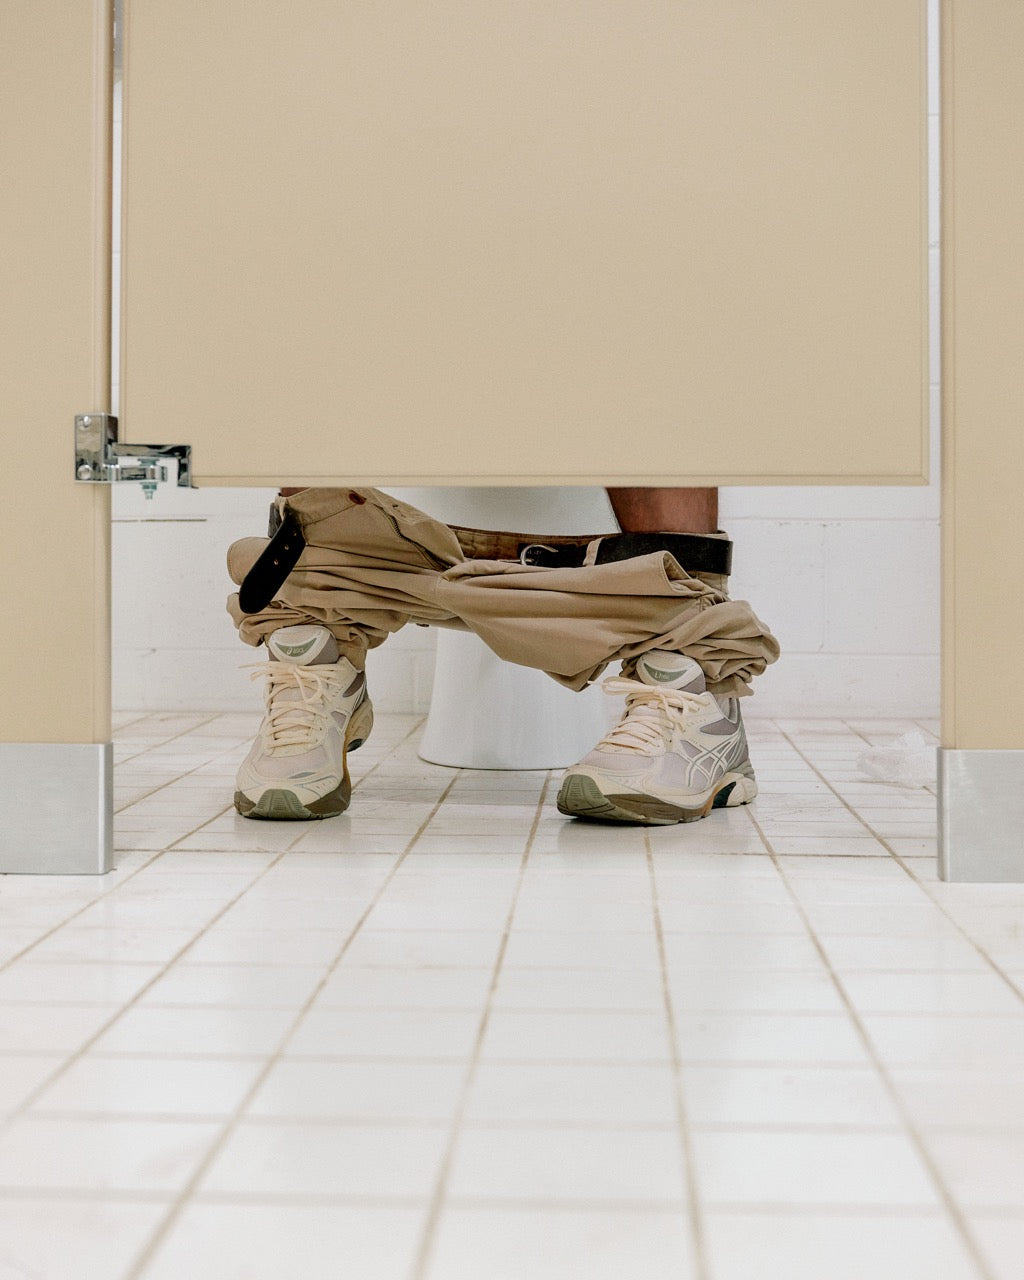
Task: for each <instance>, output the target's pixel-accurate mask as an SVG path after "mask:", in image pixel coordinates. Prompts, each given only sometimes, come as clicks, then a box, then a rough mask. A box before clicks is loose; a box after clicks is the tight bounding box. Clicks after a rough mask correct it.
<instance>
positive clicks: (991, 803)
mask: <svg viewBox="0 0 1024 1280" xmlns="http://www.w3.org/2000/svg"><path fill="white" fill-rule="evenodd" d="M939 875H940V876H941V877H942V879H943V880H955V881H974V882H990V883H995V882H998V881H1003V882H1012V883H1024V751H956V750H940V751H939Z"/></svg>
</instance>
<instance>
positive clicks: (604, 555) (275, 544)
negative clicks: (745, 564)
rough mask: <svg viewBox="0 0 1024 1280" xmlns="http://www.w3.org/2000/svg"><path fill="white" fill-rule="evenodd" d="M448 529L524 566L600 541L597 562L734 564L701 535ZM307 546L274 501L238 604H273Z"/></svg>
mask: <svg viewBox="0 0 1024 1280" xmlns="http://www.w3.org/2000/svg"><path fill="white" fill-rule="evenodd" d="M450 527H451V528H452V529H453V531H454V532H456V534H457V535H471V537H465V543H464V546H463V550H464V551H466V553H467V554H466V558H467V559H483V560H511V561H512V562H513V563H514V562H515V561H516V560H518V561H519V563H521V564H524V565H531V566H536V567H538V568H545V569H576V568H579V567H581V566H582V565H583V563H584V561H585V560H586V556H587V550H588V548H589V547H590V545H591V544H592V543H594V542H597V543H598V546H597V554H596V557H595V560H594V563H595V564H611V563H613V562H615V561H617V560H633V559H635V558H636V557H637V556H648V555H655V554H657V553H659V552H668V554H669V555H671V556H673V557H674V558H675V559H676V560H677V561H678V562H679V565H680V567H681V568H682V569H683V570H684V571H685V572H686V573H711V574H720V575H722V576H725V577H728V575H729V573H730V570H731V568H732V543H731V542H730V541H729V539H728V538H709V537H705V536H704V535H702V534H699V533H605V534H594V535H592V536H586V537H566V536H565V535H559V536H557V537H552V538H550V539H549V540H545V539H544V538H543V535H528V534H509V533H500V532H497V531H493V530H489V529H460V528H457V527H456V526H450ZM305 546H306V539H305V538H304V537H303V534H302V527H301V525H300V524H299V521H298V519H297V518H296V517H295V516H294V515H293V514H292V513H291V512H290V511H288V510H287V509H286V512H285V515H284V517H282V516H281V514H280V512H279V511H278V509H277V505H276V504H274V505H272V506H271V508H270V541H269V542H268V543H267V545H266V547H265V549H264V550H263V553H262V554H261V555H260V557H259V559H258V560H257V561H256V563H255V564H254V565H253V566H252V568H251V569H250V570H249V572H248V573H247V574H246V575H245V578H244V580H243V582H242V584H241V586H240V587H239V588H238V607H239V608H240V609H241V611H242V612H243V613H259V612H260V611H261V610H262V609H265V608H266V607H267V605H268V604H270V602H271V600H273V598H274V597H275V596H276V595H277V593H278V591H280V589H281V587H282V586H283V585H284V581H285V579H286V578H287V577H288V575H289V574H290V573H291V571H292V570H293V569H294V568H295V566H296V564H298V561H299V556H301V555H302V552H303V550H304V549H305ZM513 547H514V548H515V555H514V558H513V556H512V548H513ZM467 548H469V550H468V551H467Z"/></svg>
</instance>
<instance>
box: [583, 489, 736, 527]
mask: <svg viewBox="0 0 1024 1280" xmlns="http://www.w3.org/2000/svg"><path fill="white" fill-rule="evenodd" d="M606 492H607V494H608V498H609V501H610V502H611V504H612V511H613V512H614V513H615V519H616V520H617V521H618V522H619V527H620V528H621V529H622V531H623V533H714V532H715V531H716V530H717V528H718V490H717V489H659V488H628V489H625V488H624V489H608V490H607V491H606Z"/></svg>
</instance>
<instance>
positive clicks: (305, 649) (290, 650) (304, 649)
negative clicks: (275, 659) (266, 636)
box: [276, 636, 318, 658]
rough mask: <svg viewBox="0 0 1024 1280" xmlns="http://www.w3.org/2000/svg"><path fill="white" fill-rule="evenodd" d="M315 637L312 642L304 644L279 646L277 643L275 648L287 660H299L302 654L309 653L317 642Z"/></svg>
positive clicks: (308, 641)
mask: <svg viewBox="0 0 1024 1280" xmlns="http://www.w3.org/2000/svg"><path fill="white" fill-rule="evenodd" d="M317 638H318V637H316V636H314V637H313V639H312V640H307V641H306V643H305V644H281V642H280V641H278V643H277V645H276V648H277V649H278V651H279V652H280V653H283V654H284V655H285V657H288V658H301V657H302V655H303V654H304V653H309V651H310V649H312V647H313V646H314V645H315V644H316V642H317Z"/></svg>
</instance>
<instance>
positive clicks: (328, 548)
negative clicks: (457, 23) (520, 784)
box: [228, 489, 779, 697]
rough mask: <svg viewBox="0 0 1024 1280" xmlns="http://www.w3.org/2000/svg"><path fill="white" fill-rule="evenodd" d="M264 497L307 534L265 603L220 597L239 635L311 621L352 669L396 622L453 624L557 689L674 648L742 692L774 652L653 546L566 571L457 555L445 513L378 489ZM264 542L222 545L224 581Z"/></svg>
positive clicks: (262, 634)
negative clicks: (440, 515)
mask: <svg viewBox="0 0 1024 1280" xmlns="http://www.w3.org/2000/svg"><path fill="white" fill-rule="evenodd" d="M278 505H279V507H280V508H281V510H282V511H283V510H284V509H286V508H287V509H288V510H289V511H291V512H292V513H293V514H294V515H295V516H296V517H297V518H298V520H299V523H300V524H301V526H302V531H303V534H304V536H305V539H306V542H307V546H306V549H305V550H304V551H303V553H302V556H301V558H300V560H299V563H298V565H297V566H296V567H295V569H293V570H292V572H291V574H290V575H289V577H288V578H287V580H286V581H285V583H284V585H283V586H282V588H281V590H280V591H279V592H278V595H277V596H276V598H275V599H274V600H273V601H272V602H271V603H270V605H269V606H268V607H267V608H266V609H263V610H261V612H259V613H255V614H244V613H242V612H241V610H240V609H239V607H238V596H237V595H232V596H231V597H230V599H229V600H228V610H229V612H230V613H231V616H232V618H233V619H234V621H235V624H236V626H237V627H238V630H239V634H240V635H241V637H242V639H243V640H245V641H246V642H247V643H248V644H253V645H256V644H260V643H261V642H262V641H263V640H265V639H266V637H267V636H268V635H270V634H271V633H272V632H274V631H276V630H277V629H278V628H279V627H288V626H294V625H295V624H297V623H303V622H305V623H308V622H315V623H319V624H321V625H323V626H325V627H328V628H329V629H330V630H331V631H332V632H333V634H334V636H335V637H336V638H337V641H338V647H339V649H340V651H341V653H342V654H343V655H344V656H345V657H347V658H348V659H349V661H350V662H352V663H353V664H354V665H355V666H356V667H357V668H359V669H362V667H363V665H364V662H365V657H366V651H367V649H370V648H373V647H375V646H376V645H379V644H381V643H383V641H384V640H385V639H387V637H388V635H389V634H390V633H391V632H393V631H398V630H399V628H400V627H403V626H405V624H406V623H407V622H415V623H421V624H425V625H431V626H447V627H456V628H459V629H460V630H468V631H473V632H475V633H476V634H477V635H478V636H479V637H480V638H481V639H482V640H483V641H484V642H485V643H486V644H487V645H489V646H490V648H491V649H493V650H494V652H495V653H496V654H498V656H499V657H501V658H505V659H507V660H508V661H509V662H515V663H519V664H520V665H521V666H527V667H537V668H539V669H540V670H541V671H546V672H547V673H548V675H550V676H552V677H553V678H554V679H555V680H557V681H558V682H559V683H560V684H563V685H566V686H567V687H568V688H570V689H582V688H584V687H585V686H586V685H587V684H589V683H590V682H591V681H592V680H596V679H597V678H598V676H600V674H601V672H602V671H603V670H604V668H605V667H606V666H607V664H608V663H609V662H612V661H616V660H628V659H630V658H636V657H638V656H639V655H640V654H641V653H644V652H646V651H647V650H648V649H674V650H678V651H679V652H681V653H686V654H688V655H689V656H690V657H692V658H694V659H695V660H696V661H697V662H698V663H699V664H700V666H701V667H702V668H703V670H704V674H705V677H706V679H707V685H708V689H709V690H710V691H711V692H712V693H715V694H717V695H719V696H721V697H742V696H743V695H744V694H747V693H749V692H750V687H749V686H750V681H751V679H752V678H753V677H754V676H756V675H759V674H760V673H761V672H762V671H763V670H764V668H765V667H766V666H767V665H768V663H770V662H774V661H775V659H776V658H777V657H778V655H779V646H778V643H777V641H776V640H775V637H774V636H773V635H772V634H771V633H770V632H769V631H768V630H767V629H766V628H765V627H764V625H763V624H762V623H761V622H760V621H758V619H757V618H756V617H755V615H754V613H753V611H752V610H751V608H750V606H749V605H748V604H747V603H746V602H745V601H738V600H737V601H733V600H729V599H728V597H727V595H726V584H725V579H724V578H722V577H720V576H716V575H701V576H700V577H697V576H693V575H691V574H688V573H687V572H686V569H685V566H680V565H679V564H678V563H677V561H676V560H675V559H674V558H673V557H672V556H671V555H669V554H668V553H667V552H656V553H654V554H652V555H645V556H638V557H636V558H635V559H632V560H620V561H617V562H613V563H609V564H600V565H598V564H586V565H583V566H581V567H580V568H569V569H557V568H543V567H538V566H530V565H523V564H519V563H518V562H516V561H507V560H467V559H466V558H465V557H464V555H463V552H462V549H461V547H460V545H459V542H458V540H457V538H456V536H455V534H454V533H453V532H452V530H451V529H450V528H449V527H448V526H447V525H445V524H441V523H440V522H439V521H437V520H434V519H432V518H431V517H430V516H428V515H425V514H424V513H423V512H422V511H417V510H416V509H415V508H414V507H410V506H409V505H408V504H407V503H404V502H399V501H398V500H397V499H396V498H392V497H390V496H389V495H388V494H385V493H382V492H381V491H380V490H379V489H307V490H305V491H304V492H302V493H299V494H295V495H293V496H292V497H289V498H280V499H278ZM266 545H267V539H266V538H243V539H242V540H241V541H240V542H236V543H235V544H234V545H233V546H232V547H231V549H230V550H229V552H228V570H229V572H230V574H231V577H232V579H233V581H234V582H235V583H240V582H241V581H242V579H243V578H244V577H245V575H246V573H247V572H248V570H249V569H250V567H251V566H252V564H253V563H254V562H255V560H256V559H257V557H258V556H259V555H260V553H261V552H262V551H263V549H264V547H265V546H266Z"/></svg>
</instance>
